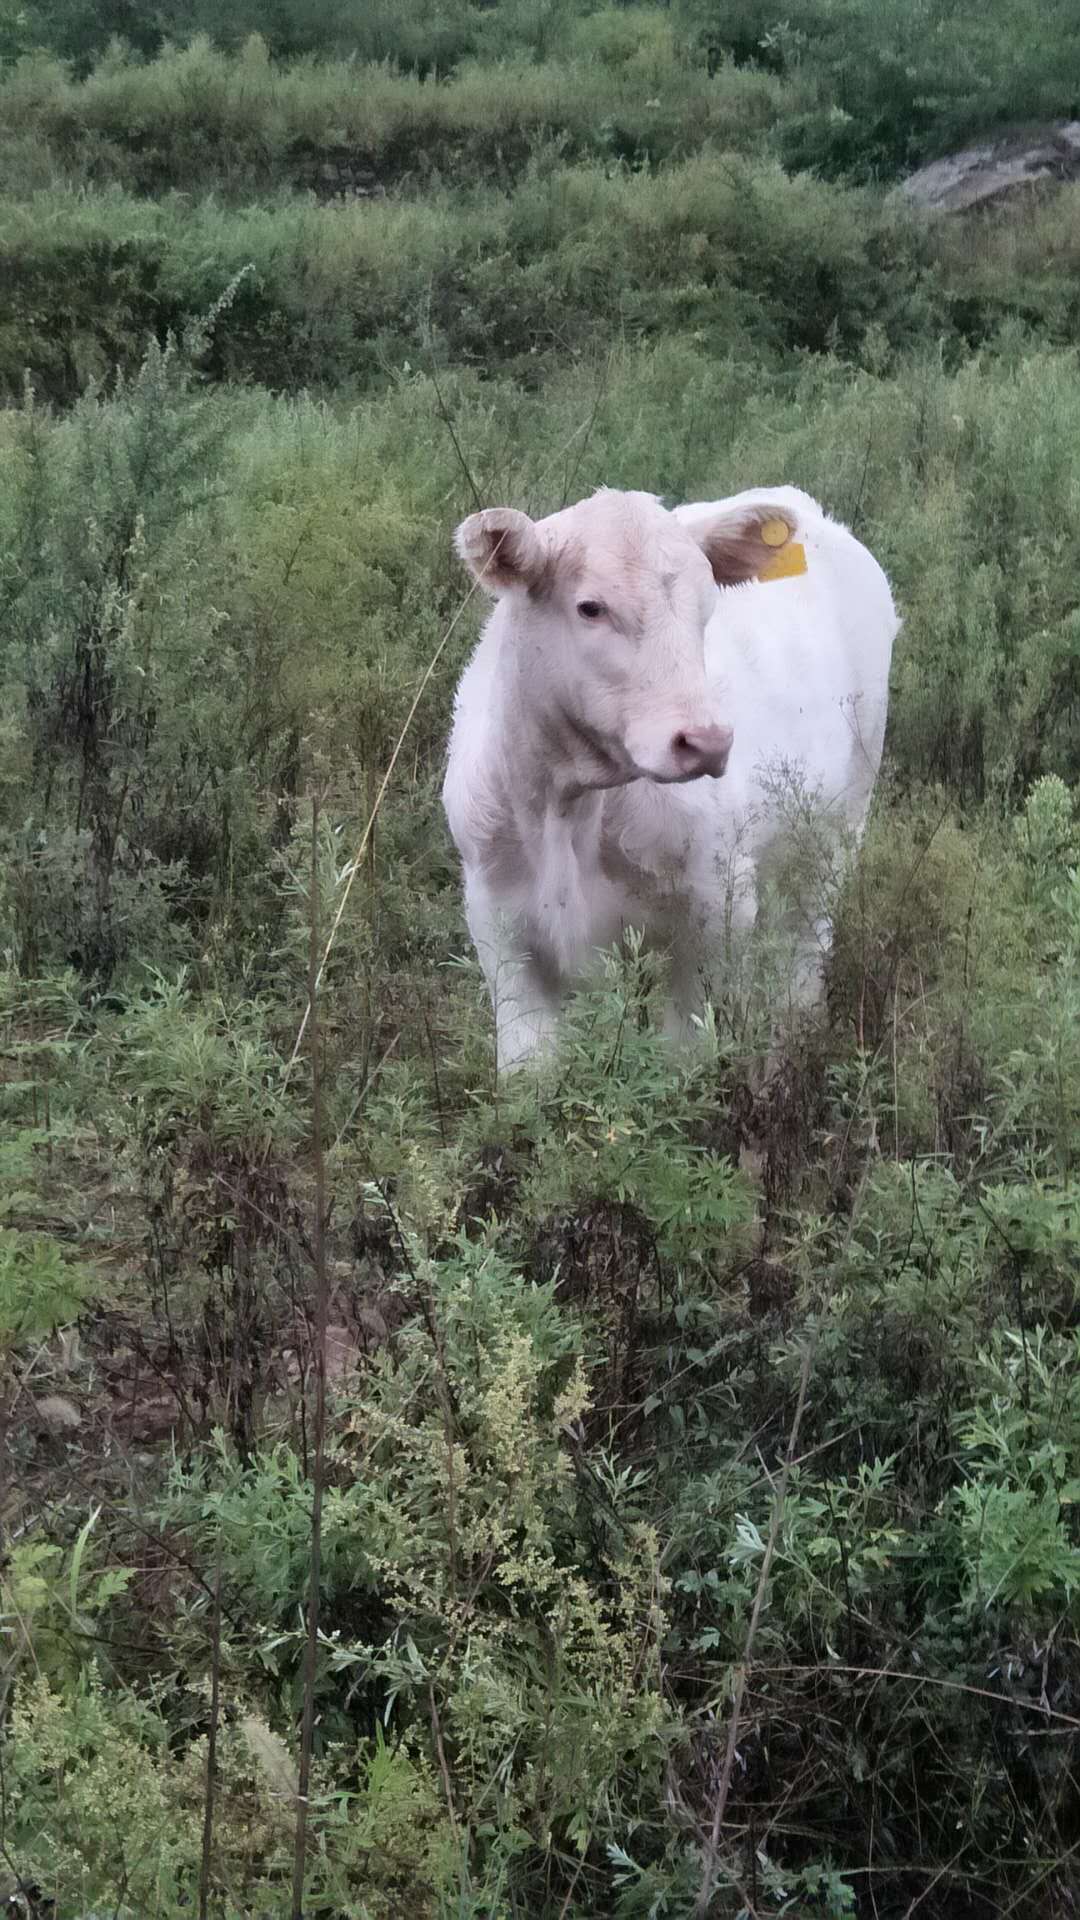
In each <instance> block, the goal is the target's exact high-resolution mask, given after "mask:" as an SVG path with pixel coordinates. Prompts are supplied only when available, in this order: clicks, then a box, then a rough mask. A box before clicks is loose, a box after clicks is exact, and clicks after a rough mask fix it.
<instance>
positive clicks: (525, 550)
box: [454, 507, 544, 594]
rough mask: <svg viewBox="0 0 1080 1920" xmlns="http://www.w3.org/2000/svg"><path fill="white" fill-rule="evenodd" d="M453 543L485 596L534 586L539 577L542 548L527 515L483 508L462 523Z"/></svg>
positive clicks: (542, 560)
mask: <svg viewBox="0 0 1080 1920" xmlns="http://www.w3.org/2000/svg"><path fill="white" fill-rule="evenodd" d="M454 543H455V545H456V547H457V550H458V552H459V554H460V555H461V558H462V559H463V560H464V562H465V565H466V566H467V567H468V569H469V572H470V573H471V574H472V576H473V579H474V580H478V581H479V583H480V585H481V586H482V587H486V588H487V590H488V592H489V593H495V594H499V593H509V591H510V590H511V588H513V587H534V586H536V585H537V584H538V583H539V581H540V579H541V578H542V576H543V572H544V548H543V545H542V543H541V540H540V536H539V534H538V533H537V531H536V528H535V526H534V525H533V522H532V521H531V520H530V519H529V516H528V514H527V513H518V511H517V509H516V508H515V507H485V509H484V511H483V512H482V513H470V515H469V517H468V519H467V520H463V521H462V523H461V525H460V527H459V528H458V530H457V532H456V534H455V535H454Z"/></svg>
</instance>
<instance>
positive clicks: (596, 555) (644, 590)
mask: <svg viewBox="0 0 1080 1920" xmlns="http://www.w3.org/2000/svg"><path fill="white" fill-rule="evenodd" d="M790 531H791V527H790V523H789V522H788V521H787V520H786V518H785V516H784V515H783V514H782V513H778V512H777V509H776V508H775V506H773V505H771V504H768V503H764V502H763V503H762V504H761V505H760V506H758V505H754V504H749V505H748V504H745V503H743V504H742V505H740V506H738V507H727V508H725V509H722V510H721V509H718V510H717V511H716V512H715V513H713V514H705V515H704V516H702V515H701V513H700V512H699V513H697V514H695V515H694V516H693V517H692V520H691V522H690V523H689V524H684V523H683V522H682V521H681V520H680V519H678V518H677V517H676V516H675V515H674V514H671V513H668V512H666V511H665V509H664V508H663V507H661V506H660V504H659V502H658V501H657V500H655V499H654V498H653V497H652V495H651V494H645V493H614V492H610V491H603V492H601V493H597V494H594V495H593V496H592V498H591V499H588V500H582V501H579V503H578V504H577V506H574V507H567V508H565V509H564V510H563V511H562V512H561V513H554V514H552V515H551V516H550V517H549V518H548V519H546V520H539V521H534V520H530V518H529V516H528V514H525V513H518V512H517V511H516V510H515V509H514V508H512V507H491V508H488V509H487V510H486V511H485V512H482V513H474V514H470V516H469V518H468V519H467V520H465V521H463V522H462V524H461V526H460V527H459V528H458V530H457V547H458V552H459V553H460V554H461V557H462V559H463V560H464V561H465V564H466V566H467V567H468V568H469V570H470V571H471V573H472V574H473V575H474V577H475V578H476V579H477V580H478V581H479V582H480V584H481V585H482V586H483V587H485V588H486V589H487V591H488V592H489V593H491V594H493V595H494V596H495V597H496V599H497V600H498V601H499V603H500V604H499V608H498V610H497V612H496V614H495V616H494V617H495V618H496V619H497V620H499V622H500V625H501V627H502V633H501V641H502V645H503V646H504V647H505V648H508V649H511V654H510V660H511V663H512V670H513V675H514V686H515V694H516V697H518V698H519V699H520V701H521V702H522V710H523V712H524V713H526V714H527V718H528V723H529V725H530V727H535V728H536V729H538V731H539V733H540V736H541V738H542V740H543V742H544V745H545V748H546V750H547V751H548V752H549V753H550V755H551V757H552V761H553V763H556V762H557V763H561V764H562V766H563V767H565V768H566V771H567V773H568V775H569V777H570V779H571V780H572V783H573V784H574V785H577V786H580V787H583V788H589V787H612V786H622V785H625V784H626V783H627V782H628V781H631V780H652V781H657V782H660V783H668V782H672V781H686V780H699V779H701V778H702V776H703V775H709V776H711V777H712V778H714V779H715V778H717V777H718V776H719V775H720V774H722V773H723V772H724V769H725V767H726V766H727V761H728V755H729V753H730V751H731V745H732V738H733V735H732V729H731V727H730V725H729V724H728V722H727V720H726V718H725V715H724V712H723V699H722V692H721V689H719V688H718V687H717V686H716V685H710V683H709V682H708V681H707V679H706V676H705V652H704V637H705V627H706V624H707V622H708V620H709V617H710V615H711V614H712V613H713V611H714V610H715V607H716V589H717V587H718V586H720V587H730V586H736V585H738V584H740V583H741V582H743V581H748V580H753V579H755V578H756V577H757V576H758V575H759V574H760V573H761V572H763V571H764V570H765V568H766V567H767V566H768V564H769V563H770V561H772V560H774V558H775V542H776V540H777V538H780V539H784V540H786V539H787V537H788V534H789V532H790ZM763 533H767V535H768V543H767V541H766V539H765V538H764V537H763Z"/></svg>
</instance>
